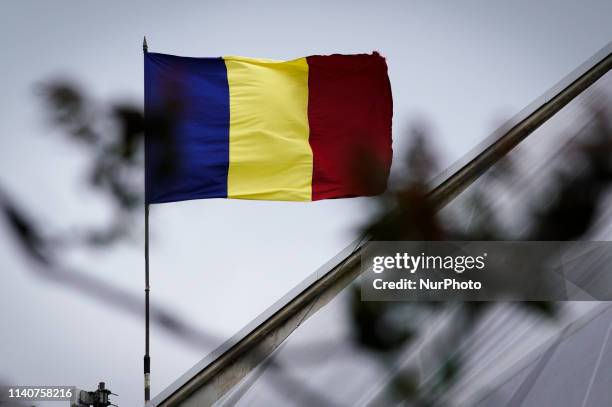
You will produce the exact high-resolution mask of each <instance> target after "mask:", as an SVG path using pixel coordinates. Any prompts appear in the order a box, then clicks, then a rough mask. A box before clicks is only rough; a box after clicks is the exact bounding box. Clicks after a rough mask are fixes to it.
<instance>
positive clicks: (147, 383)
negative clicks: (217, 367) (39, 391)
mask: <svg viewBox="0 0 612 407" xmlns="http://www.w3.org/2000/svg"><path fill="white" fill-rule="evenodd" d="M142 52H143V54H146V53H147V52H149V47H148V45H147V37H144V39H143V41H142ZM145 129H146V126H145ZM145 137H146V131H145ZM146 160H147V155H146V151H145V168H146ZM144 212H145V215H144V216H145V247H144V250H145V253H144V255H145V355H144V400H145V404H146V403H148V402H149V400H151V357H150V355H149V292H150V291H151V288H150V286H149V203H148V202H147V200H146V181H145V203H144Z"/></svg>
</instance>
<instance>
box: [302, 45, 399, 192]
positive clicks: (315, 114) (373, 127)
mask: <svg viewBox="0 0 612 407" xmlns="http://www.w3.org/2000/svg"><path fill="white" fill-rule="evenodd" d="M307 60H308V121H309V126H310V146H311V148H312V152H313V177H312V199H313V201H314V200H319V199H329V198H348V197H354V196H363V195H377V194H380V193H382V192H384V190H385V189H386V182H387V177H388V174H389V169H390V167H391V158H392V147H391V119H392V116H393V101H392V97H391V86H390V84H389V78H388V76H387V64H386V62H385V59H384V58H383V57H381V56H380V55H379V54H378V53H373V54H372V55H365V54H363V55H330V56H311V57H308V58H307Z"/></svg>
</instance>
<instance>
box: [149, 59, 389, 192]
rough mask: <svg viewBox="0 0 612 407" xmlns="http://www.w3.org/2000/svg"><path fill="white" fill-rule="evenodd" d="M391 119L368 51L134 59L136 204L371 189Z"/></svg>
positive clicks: (380, 188)
mask: <svg viewBox="0 0 612 407" xmlns="http://www.w3.org/2000/svg"><path fill="white" fill-rule="evenodd" d="M392 115H393V104H392V98H391V86H390V84H389V78H388V76H387V65H386V62H385V60H384V58H383V57H381V56H380V55H379V54H378V53H373V54H371V55H366V54H360V55H329V56H310V57H306V58H299V59H295V60H291V61H273V60H265V59H253V58H244V57H236V56H229V57H223V58H187V57H178V56H173V55H165V54H158V53H145V116H146V120H147V130H146V133H147V134H146V147H145V154H146V158H145V161H146V165H145V167H146V168H145V178H146V200H147V203H162V202H174V201H182V200H188V199H202V198H239V199H263V200H279V201H315V200H320V199H328V198H348V197H355V196H366V195H377V194H380V193H382V192H384V190H385V189H386V182H387V177H388V173H389V168H390V166H391V157H392V149H391V118H392ZM364 169H365V170H368V171H371V172H375V171H376V172H377V174H378V175H377V176H376V177H372V178H373V179H375V182H359V180H360V179H363V178H364ZM366 175H367V174H366ZM366 178H367V177H366Z"/></svg>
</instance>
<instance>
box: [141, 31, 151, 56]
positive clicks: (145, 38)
mask: <svg viewBox="0 0 612 407" xmlns="http://www.w3.org/2000/svg"><path fill="white" fill-rule="evenodd" d="M142 52H144V53H145V54H146V53H147V52H149V46H148V45H147V36H146V35H145V36H144V38H143V40H142Z"/></svg>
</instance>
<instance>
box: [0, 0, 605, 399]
mask: <svg viewBox="0 0 612 407" xmlns="http://www.w3.org/2000/svg"><path fill="white" fill-rule="evenodd" d="M611 15H612V3H611V2H610V1H559V0H556V1H539V2H533V1H518V0H517V1H512V2H507V1H504V2H502V1H497V2H487V1H464V2H456V1H447V2H429V1H405V2H401V1H382V0H379V1H375V2H374V1H369V2H359V1H335V2H330V1H309V2H306V1H299V2H298V1H295V2H291V1H260V2H248V1H231V2H229V1H225V2H222V1H219V2H212V1H209V2H195V1H194V2H187V1H185V2H162V1H132V2H123V1H105V2H95V3H94V2H81V1H54V2H43V1H37V2H35V1H12V2H9V1H6V2H3V3H2V5H0V45H1V50H2V63H0V77H1V78H2V91H3V96H4V97H3V98H2V99H0V111H1V112H2V120H0V183H1V184H2V185H4V186H5V187H7V188H8V189H9V190H10V192H11V193H13V194H15V195H16V196H17V197H18V198H19V199H20V200H21V201H22V202H23V203H24V204H25V205H26V207H27V209H29V210H31V211H32V212H34V213H36V214H38V216H39V217H40V219H44V221H45V222H47V223H48V224H49V225H52V226H54V227H60V228H69V227H70V225H74V224H78V223H79V222H83V221H86V222H91V221H92V220H93V221H100V222H101V221H103V220H104V219H105V216H106V215H107V214H108V213H107V209H106V208H105V206H104V203H103V202H99V199H98V198H99V197H97V196H95V195H92V194H90V193H89V191H88V190H87V189H86V188H84V185H85V184H84V180H83V179H82V177H81V174H82V170H83V168H84V165H85V164H86V162H85V160H86V156H84V155H83V154H82V151H81V150H80V149H78V148H75V147H74V146H70V145H67V144H66V143H63V142H62V141H61V140H60V139H59V137H52V136H53V134H50V131H49V129H48V127H47V126H46V125H45V120H44V115H43V114H42V110H41V104H40V103H39V102H40V101H39V100H38V99H37V97H36V95H35V92H34V85H35V84H36V83H38V82H41V81H44V80H47V79H52V78H55V77H57V76H58V75H59V76H67V77H70V78H74V79H75V80H77V81H78V82H79V83H80V84H82V85H83V86H84V87H85V88H86V89H88V91H89V92H90V94H91V95H92V96H93V97H95V98H99V99H100V100H102V101H116V100H127V101H132V102H134V103H136V104H141V103H142V94H143V69H142V51H141V42H142V36H143V35H145V34H146V35H147V38H148V40H149V50H150V51H154V52H162V53H170V54H177V55H187V56H219V55H227V54H234V55H245V56H252V57H263V58H274V59H289V58H295V57H300V56H305V55H310V54H327V53H358V52H370V51H372V50H378V51H379V52H381V53H382V54H383V55H384V56H386V57H387V63H388V65H389V74H390V77H391V84H392V88H393V96H394V149H395V152H396V154H395V157H394V159H395V162H396V163H397V162H398V161H400V159H401V155H400V154H398V153H401V152H402V151H403V148H404V147H405V146H406V137H405V133H406V132H405V129H406V128H407V126H408V124H409V123H411V122H414V121H417V120H419V121H423V120H426V121H427V122H428V123H430V125H431V130H432V135H433V136H435V139H434V144H435V145H436V146H438V147H439V148H440V151H441V163H440V164H441V167H442V168H444V167H446V166H448V165H449V164H451V163H452V162H453V161H454V160H456V159H458V158H460V157H461V156H462V155H463V154H465V153H466V152H467V151H469V150H470V149H471V148H472V147H473V146H474V145H475V144H476V143H478V142H479V141H480V140H482V139H483V138H484V137H485V136H486V135H488V133H489V132H490V131H492V130H493V129H494V128H495V127H496V126H497V125H498V124H499V123H500V121H501V120H502V119H504V118H507V117H509V116H511V115H513V114H514V113H516V112H517V111H519V110H520V109H521V108H523V107H524V106H526V105H527V104H529V103H530V102H531V101H532V100H533V99H535V98H536V97H537V96H539V95H540V94H541V93H543V92H544V91H545V90H546V89H548V88H549V87H550V86H552V85H553V84H555V83H556V82H557V81H558V80H559V79H561V78H562V77H563V76H564V75H566V74H567V73H569V72H570V71H571V70H573V69H574V68H575V67H577V66H578V65H579V64H580V63H582V62H583V61H584V60H586V59H587V58H588V57H590V56H591V55H592V54H593V53H594V52H596V51H597V50H598V49H600V48H601V47H603V46H604V45H606V44H607V43H608V41H610V40H611V39H612V24H610V16H611ZM367 202H368V200H367V199H352V200H335V201H323V202H316V203H271V202H252V201H231V200H201V201H191V202H182V203H176V204H166V205H158V206H155V207H153V208H152V213H151V225H152V226H151V227H152V254H151V261H152V266H151V273H152V301H153V303H155V304H164V305H166V306H168V307H169V308H171V309H172V310H174V311H176V312H177V313H179V314H181V315H182V316H184V317H185V318H187V319H188V320H189V321H191V322H192V323H193V324H195V325H197V326H198V327H200V328H202V329H206V330H208V331H210V332H211V333H214V334H215V335H217V336H218V338H219V340H220V341H221V340H222V339H224V338H227V337H229V336H230V335H231V334H233V333H235V332H236V331H237V330H239V329H240V328H241V327H242V326H244V325H245V324H246V323H248V322H249V321H250V320H252V319H253V318H254V317H256V316H257V315H258V314H259V313H260V312H262V311H263V310H264V309H265V308H266V307H268V306H269V305H270V304H272V303H273V302H274V301H276V300H277V299H279V298H280V297H281V296H282V295H283V294H285V293H286V292H287V291H288V290H289V289H291V288H292V287H293V286H295V285H296V284H298V283H299V282H300V281H301V280H302V279H303V278H305V277H306V276H307V275H308V274H309V273H311V272H312V271H313V270H314V269H315V268H317V267H318V266H320V265H321V264H323V263H324V262H325V261H326V260H328V259H329V258H330V257H332V256H333V255H334V254H336V253H337V252H338V251H339V250H340V249H341V248H343V247H344V246H345V245H346V244H348V243H349V242H350V241H351V240H352V239H353V238H354V237H355V230H356V228H357V227H358V226H359V225H360V224H361V222H363V219H364V216H365V215H364V213H365V211H364V208H365V207H366V204H367ZM7 237H8V234H7V233H6V231H5V230H4V229H0V267H1V270H2V272H3V273H4V278H3V280H2V284H0V322H1V323H2V329H1V330H0V380H4V381H10V382H14V383H16V384H21V385H27V384H58V385H76V386H79V387H81V388H93V387H94V386H95V385H96V383H97V382H98V381H99V380H106V381H107V382H108V386H109V387H110V388H111V389H112V390H113V391H114V392H115V393H118V394H120V397H119V398H117V399H116V402H118V404H119V405H120V406H122V407H126V406H136V405H140V404H141V403H140V402H141V400H142V391H141V388H142V355H143V342H144V339H143V323H142V321H141V320H140V319H138V318H136V317H134V316H132V315H125V314H123V313H119V312H117V311H115V310H114V309H111V308H109V307H107V306H104V305H103V304H100V303H98V302H95V301H92V300H90V299H88V298H87V297H86V296H83V295H80V294H79V293H75V292H73V291H71V290H68V289H66V288H63V287H61V286H58V285H55V284H52V283H49V282H47V281H43V280H39V279H37V278H35V277H34V276H33V275H32V274H30V273H28V272H27V267H28V264H27V263H26V262H25V261H24V260H23V258H21V257H20V256H19V255H18V252H17V247H16V245H15V244H14V242H12V241H11V240H10V239H8V238H7ZM141 243H142V241H134V242H133V243H132V244H127V245H124V246H122V247H120V248H117V249H114V250H109V251H103V252H96V253H74V255H73V256H71V259H70V261H71V262H72V263H73V264H75V265H78V266H82V267H83V268H84V269H86V270H87V271H88V272H91V273H95V274H96V275H98V276H104V277H105V278H106V279H107V280H108V281H109V282H112V283H113V284H116V285H119V286H121V287H123V288H125V289H128V290H130V291H132V292H134V293H135V294H136V295H140V294H141V293H142V289H143V261H142V251H141ZM6 327H10V329H5V328H6ZM203 356H205V355H204V352H203V351H201V350H196V349H193V348H189V347H186V346H184V345H183V344H181V343H180V342H177V341H176V340H175V339H173V338H172V337H170V336H167V335H166V334H164V333H162V332H161V331H160V330H159V329H157V330H156V329H155V328H154V329H153V331H152V378H153V394H157V393H158V392H159V391H161V390H162V389H163V388H164V387H165V386H166V385H168V384H169V383H171V382H172V381H174V380H175V379H176V378H177V377H178V376H179V375H180V374H182V373H183V372H184V371H186V370H187V369H188V368H190V367H191V366H192V365H193V364H195V363H196V362H197V361H198V360H200V359H201V358H202V357H203Z"/></svg>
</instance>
